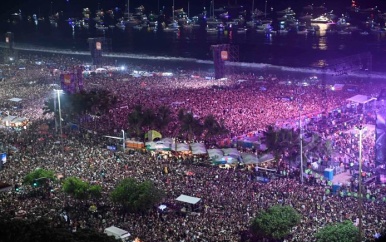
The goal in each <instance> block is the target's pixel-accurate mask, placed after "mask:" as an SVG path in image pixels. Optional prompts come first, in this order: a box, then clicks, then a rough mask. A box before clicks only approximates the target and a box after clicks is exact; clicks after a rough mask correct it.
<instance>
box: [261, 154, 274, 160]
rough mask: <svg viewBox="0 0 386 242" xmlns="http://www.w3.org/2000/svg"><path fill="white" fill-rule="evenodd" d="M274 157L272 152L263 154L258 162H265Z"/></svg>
mask: <svg viewBox="0 0 386 242" xmlns="http://www.w3.org/2000/svg"><path fill="white" fill-rule="evenodd" d="M273 159H275V158H274V157H273V155H272V154H265V155H263V156H261V157H260V158H259V162H266V161H271V160H273Z"/></svg>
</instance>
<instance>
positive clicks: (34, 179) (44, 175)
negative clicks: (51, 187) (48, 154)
mask: <svg viewBox="0 0 386 242" xmlns="http://www.w3.org/2000/svg"><path fill="white" fill-rule="evenodd" d="M47 180H55V173H54V172H53V171H50V170H45V169H42V168H37V169H35V170H34V171H32V172H30V173H28V174H27V175H26V176H25V177H24V180H23V184H28V185H31V186H35V187H37V186H40V185H42V184H45V182H46V181H47Z"/></svg>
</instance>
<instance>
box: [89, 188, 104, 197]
mask: <svg viewBox="0 0 386 242" xmlns="http://www.w3.org/2000/svg"><path fill="white" fill-rule="evenodd" d="M88 192H89V193H90V196H91V198H100V197H101V196H102V187H101V186H99V185H92V186H90V187H89V188H88Z"/></svg>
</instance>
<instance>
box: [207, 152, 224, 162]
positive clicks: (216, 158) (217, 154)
mask: <svg viewBox="0 0 386 242" xmlns="http://www.w3.org/2000/svg"><path fill="white" fill-rule="evenodd" d="M207 151H208V155H209V158H210V159H212V161H219V160H221V158H222V157H223V156H224V153H223V152H222V150H220V149H208V150H207Z"/></svg>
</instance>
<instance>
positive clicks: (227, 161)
mask: <svg viewBox="0 0 386 242" xmlns="http://www.w3.org/2000/svg"><path fill="white" fill-rule="evenodd" d="M237 162H238V160H237V158H235V157H234V156H230V155H225V156H223V157H222V158H221V163H222V164H233V163H237Z"/></svg>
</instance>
